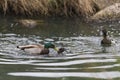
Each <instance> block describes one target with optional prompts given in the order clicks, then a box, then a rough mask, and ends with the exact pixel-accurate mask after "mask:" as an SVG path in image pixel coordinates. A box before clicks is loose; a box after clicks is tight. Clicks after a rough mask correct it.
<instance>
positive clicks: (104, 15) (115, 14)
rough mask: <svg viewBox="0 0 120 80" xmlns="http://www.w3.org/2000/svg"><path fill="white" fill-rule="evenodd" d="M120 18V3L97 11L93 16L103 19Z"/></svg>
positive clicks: (93, 18) (94, 18) (95, 18)
mask: <svg viewBox="0 0 120 80" xmlns="http://www.w3.org/2000/svg"><path fill="white" fill-rule="evenodd" d="M116 18H120V3H115V4H114V5H111V6H109V7H106V8H105V9H102V10H101V11H99V12H97V13H96V14H95V15H94V16H92V18H91V19H92V20H101V19H102V20H103V19H106V20H107V19H110V20H111V19H116Z"/></svg>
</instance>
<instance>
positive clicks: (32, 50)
mask: <svg viewBox="0 0 120 80" xmlns="http://www.w3.org/2000/svg"><path fill="white" fill-rule="evenodd" d="M17 48H19V49H21V50H24V51H25V52H27V53H28V54H32V55H44V54H49V52H50V50H49V48H51V49H53V50H55V51H57V53H58V54H59V53H62V52H64V51H65V49H64V48H60V49H57V48H56V47H55V45H54V44H52V43H46V44H45V45H41V44H39V45H25V46H17Z"/></svg>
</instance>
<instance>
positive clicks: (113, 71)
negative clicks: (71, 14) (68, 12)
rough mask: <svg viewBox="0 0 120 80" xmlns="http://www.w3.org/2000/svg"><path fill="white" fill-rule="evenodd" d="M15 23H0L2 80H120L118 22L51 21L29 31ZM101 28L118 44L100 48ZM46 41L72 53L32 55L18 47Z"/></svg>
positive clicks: (12, 21)
mask: <svg viewBox="0 0 120 80" xmlns="http://www.w3.org/2000/svg"><path fill="white" fill-rule="evenodd" d="M14 20H15V19H12V20H11V19H9V18H2V19H1V20H0V23H1V25H0V80H43V79H44V80H120V68H119V67H120V49H119V48H120V36H119V35H120V29H119V24H120V23H119V21H116V22H113V23H103V24H86V23H81V22H80V21H77V20H76V21H75V20H54V19H52V20H49V19H48V20H44V22H43V23H40V24H39V25H38V26H37V27H35V28H26V27H23V26H21V25H14V24H15V22H14ZM73 21H74V22H73ZM13 25H14V26H13ZM101 26H102V27H106V28H107V29H108V30H109V35H110V36H111V38H113V39H114V40H116V41H117V43H116V44H113V45H112V46H111V47H106V48H103V47H101V46H100V41H101V39H102V38H101V36H100V33H99V29H100V28H101ZM45 42H53V43H55V44H56V46H58V47H61V46H63V47H65V48H66V49H67V50H69V51H71V52H70V53H67V54H65V55H62V56H57V57H54V56H53V57H45V56H31V55H26V54H25V52H23V51H21V50H19V49H17V48H16V46H18V45H26V44H39V43H42V44H43V43H45Z"/></svg>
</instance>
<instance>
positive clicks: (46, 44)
mask: <svg viewBox="0 0 120 80" xmlns="http://www.w3.org/2000/svg"><path fill="white" fill-rule="evenodd" d="M44 48H47V49H48V48H53V49H55V50H56V51H58V49H57V48H56V47H55V45H54V44H52V43H45V45H44Z"/></svg>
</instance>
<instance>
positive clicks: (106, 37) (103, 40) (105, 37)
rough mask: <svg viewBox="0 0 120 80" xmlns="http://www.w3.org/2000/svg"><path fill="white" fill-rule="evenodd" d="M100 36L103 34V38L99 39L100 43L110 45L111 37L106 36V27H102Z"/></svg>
mask: <svg viewBox="0 0 120 80" xmlns="http://www.w3.org/2000/svg"><path fill="white" fill-rule="evenodd" d="M102 36H103V39H102V41H101V45H102V46H111V44H112V42H111V39H109V38H108V33H107V30H106V29H102Z"/></svg>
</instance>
